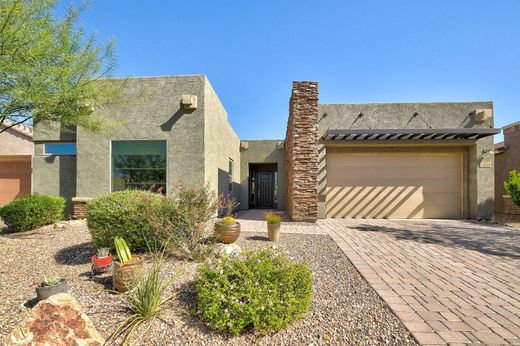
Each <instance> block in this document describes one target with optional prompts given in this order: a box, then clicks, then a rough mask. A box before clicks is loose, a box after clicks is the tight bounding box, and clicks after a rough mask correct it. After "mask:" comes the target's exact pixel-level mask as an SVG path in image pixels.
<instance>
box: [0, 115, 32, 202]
mask: <svg viewBox="0 0 520 346" xmlns="http://www.w3.org/2000/svg"><path fill="white" fill-rule="evenodd" d="M12 125H14V124H13V123H12V122H11V121H9V120H4V121H3V122H2V124H0V129H6V128H7V130H5V131H3V132H2V133H0V206H2V205H5V204H7V203H9V202H11V201H12V200H13V199H15V198H20V197H22V196H25V195H30V194H31V175H32V163H31V162H32V154H33V152H34V145H33V130H32V127H31V126H27V125H23V124H19V125H15V126H12Z"/></svg>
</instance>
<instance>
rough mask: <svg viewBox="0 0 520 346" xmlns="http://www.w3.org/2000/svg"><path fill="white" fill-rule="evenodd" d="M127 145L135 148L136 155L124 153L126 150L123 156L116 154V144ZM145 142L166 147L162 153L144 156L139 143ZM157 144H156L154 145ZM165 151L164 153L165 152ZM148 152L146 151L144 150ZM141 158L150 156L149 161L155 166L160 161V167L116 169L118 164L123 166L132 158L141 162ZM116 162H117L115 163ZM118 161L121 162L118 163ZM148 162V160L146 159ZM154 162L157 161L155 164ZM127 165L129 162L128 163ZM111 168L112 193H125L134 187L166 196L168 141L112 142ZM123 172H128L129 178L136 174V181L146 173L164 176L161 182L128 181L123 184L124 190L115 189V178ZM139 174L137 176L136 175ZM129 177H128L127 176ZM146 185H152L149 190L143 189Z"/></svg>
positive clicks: (126, 140)
mask: <svg viewBox="0 0 520 346" xmlns="http://www.w3.org/2000/svg"><path fill="white" fill-rule="evenodd" d="M125 142H126V144H129V145H131V146H132V148H135V149H136V150H135V153H124V149H123V150H122V152H123V153H122V154H118V153H117V152H116V153H114V144H115V143H121V144H123V143H125ZM144 142H148V143H150V144H151V145H152V146H153V144H158V142H160V143H161V146H164V148H161V152H160V153H147V154H142V153H139V151H140V150H143V149H142V148H138V144H139V143H144ZM154 142H155V143H154ZM163 150H164V152H163ZM144 151H146V150H144ZM140 156H148V160H149V162H150V161H151V162H152V163H153V164H156V163H157V161H160V162H159V164H160V166H156V167H154V166H152V167H116V165H118V164H121V163H125V162H124V161H125V160H129V159H130V158H132V159H134V160H135V159H137V160H139V159H140ZM153 156H157V158H154V157H153ZM162 156H163V157H164V158H161V157H162ZM115 160H116V161H115ZM117 160H119V162H117ZM145 160H146V158H145ZM154 160H157V161H155V162H154ZM126 163H127V164H128V163H129V162H126ZM110 168H111V172H110V191H112V192H114V191H123V190H128V189H132V187H131V186H132V185H133V186H134V188H135V189H138V190H144V191H152V192H157V193H162V194H166V193H167V191H168V142H167V140H163V139H157V140H155V139H150V140H149V139H143V140H141V139H122V140H111V141H110ZM122 171H123V172H124V171H127V172H128V175H129V176H132V173H133V174H134V179H135V176H136V175H137V177H139V175H142V174H143V172H146V171H156V174H160V175H162V176H163V177H161V178H162V179H163V180H162V179H161V180H160V181H152V180H149V181H138V180H135V181H127V180H124V182H123V184H124V188H122V189H121V188H117V187H115V184H116V181H115V178H116V172H119V173H120V174H121V173H122ZM139 172H141V173H139ZM136 173H137V174H136ZM123 177H125V175H123V176H121V177H120V178H123ZM126 177H128V176H126ZM146 185H151V186H149V187H148V188H143V187H144V186H146ZM154 185H157V186H158V187H154Z"/></svg>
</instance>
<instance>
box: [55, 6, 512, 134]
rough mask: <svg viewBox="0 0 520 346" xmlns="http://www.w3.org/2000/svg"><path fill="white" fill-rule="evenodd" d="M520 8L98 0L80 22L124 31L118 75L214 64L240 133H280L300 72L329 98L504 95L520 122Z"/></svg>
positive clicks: (499, 99) (106, 33)
mask: <svg viewBox="0 0 520 346" xmlns="http://www.w3.org/2000/svg"><path fill="white" fill-rule="evenodd" d="M71 1H72V0H63V1H62V4H68V3H71ZM519 15H520V1H518V0H510V1H507V0H501V1H494V0H489V1H478V0H468V1H453V0H449V1H441V0H431V1H426V0H425V1H413V0H410V1H398V0H397V1H396V0H393V1H307V0H299V1H280V0H279V1H265V0H264V1H238V0H237V1H225V0H222V1H128V0H125V1H123V0H92V1H91V3H90V7H89V8H88V9H87V10H85V11H84V12H83V14H82V16H81V18H80V23H81V25H83V26H84V28H85V30H86V31H87V32H90V31H95V32H97V35H98V38H99V40H100V41H106V40H108V39H110V38H112V37H113V38H115V40H116V53H117V57H118V68H117V71H116V74H115V75H116V76H157V75H177V74H201V73H203V74H206V75H207V76H208V77H209V79H210V81H211V83H212V84H213V87H214V88H215V89H216V91H217V93H218V95H219V97H220V98H221V100H222V102H223V103H224V106H225V107H226V109H227V111H228V113H229V119H230V121H231V123H232V125H233V127H234V128H235V130H236V131H237V133H238V135H239V137H240V138H242V139H262V138H266V139H271V138H273V139H274V138H283V137H284V135H285V126H286V121H287V114H288V102H289V96H290V90H291V82H292V81H293V80H317V81H319V82H320V102H321V103H343V102H348V103H363V102H414V101H494V103H495V126H496V127H502V126H504V125H506V124H509V123H511V122H514V121H519V120H520V21H519V20H518V18H519ZM498 140H501V136H500V137H497V138H496V141H498Z"/></svg>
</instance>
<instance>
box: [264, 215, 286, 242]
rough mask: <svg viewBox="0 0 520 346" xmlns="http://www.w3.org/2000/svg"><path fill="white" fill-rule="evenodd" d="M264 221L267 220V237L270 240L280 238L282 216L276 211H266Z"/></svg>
mask: <svg viewBox="0 0 520 346" xmlns="http://www.w3.org/2000/svg"><path fill="white" fill-rule="evenodd" d="M265 221H267V237H268V238H269V240H271V241H278V239H280V225H281V223H282V216H281V215H280V214H277V213H266V214H265Z"/></svg>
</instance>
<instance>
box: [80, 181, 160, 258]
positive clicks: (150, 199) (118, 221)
mask: <svg viewBox="0 0 520 346" xmlns="http://www.w3.org/2000/svg"><path fill="white" fill-rule="evenodd" d="M162 202H163V197H162V195H159V194H155V193H152V192H147V191H140V190H126V191H118V192H113V193H110V194H108V195H104V196H100V197H97V198H95V199H93V200H91V201H90V202H88V203H87V225H88V229H89V231H90V234H91V236H92V244H93V245H94V246H95V247H98V248H99V247H109V248H113V244H114V239H115V238H116V237H122V238H124V239H125V240H126V242H127V244H128V247H129V248H130V249H131V250H132V251H145V250H148V248H149V246H150V245H155V244H156V243H160V240H158V239H157V238H158V237H159V236H160V234H159V233H158V232H157V230H156V228H155V225H154V224H153V223H152V222H151V221H150V219H151V216H150V215H153V213H156V212H157V211H158V210H161V208H162Z"/></svg>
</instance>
